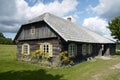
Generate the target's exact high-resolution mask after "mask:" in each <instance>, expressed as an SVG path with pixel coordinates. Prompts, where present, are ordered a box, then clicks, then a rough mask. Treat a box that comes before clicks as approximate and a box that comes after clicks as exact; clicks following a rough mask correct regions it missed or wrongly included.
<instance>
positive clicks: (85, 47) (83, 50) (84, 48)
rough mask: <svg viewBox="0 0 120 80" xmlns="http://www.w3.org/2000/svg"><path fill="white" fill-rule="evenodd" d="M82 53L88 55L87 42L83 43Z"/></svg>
mask: <svg viewBox="0 0 120 80" xmlns="http://www.w3.org/2000/svg"><path fill="white" fill-rule="evenodd" d="M82 54H83V55H86V54H87V44H83V45H82Z"/></svg>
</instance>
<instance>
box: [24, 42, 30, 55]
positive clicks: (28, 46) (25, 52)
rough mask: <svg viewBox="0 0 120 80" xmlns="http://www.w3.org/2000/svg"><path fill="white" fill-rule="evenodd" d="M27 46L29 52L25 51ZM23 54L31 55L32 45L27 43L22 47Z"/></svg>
mask: <svg viewBox="0 0 120 80" xmlns="http://www.w3.org/2000/svg"><path fill="white" fill-rule="evenodd" d="M25 46H27V50H26V51H25ZM22 54H25V55H29V54H30V45H29V44H28V43H25V44H23V45H22Z"/></svg>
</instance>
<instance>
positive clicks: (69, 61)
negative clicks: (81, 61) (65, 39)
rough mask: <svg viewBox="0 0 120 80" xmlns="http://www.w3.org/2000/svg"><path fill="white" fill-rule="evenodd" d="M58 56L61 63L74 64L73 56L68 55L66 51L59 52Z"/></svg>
mask: <svg viewBox="0 0 120 80" xmlns="http://www.w3.org/2000/svg"><path fill="white" fill-rule="evenodd" d="M59 56H60V60H61V65H73V64H74V61H73V60H72V58H73V57H69V56H68V52H67V51H63V52H61V53H60V55H59Z"/></svg>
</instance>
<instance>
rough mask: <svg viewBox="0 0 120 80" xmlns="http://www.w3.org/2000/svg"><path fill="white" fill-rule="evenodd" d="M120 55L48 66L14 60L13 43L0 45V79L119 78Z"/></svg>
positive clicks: (97, 79) (73, 79) (71, 79)
mask: <svg viewBox="0 0 120 80" xmlns="http://www.w3.org/2000/svg"><path fill="white" fill-rule="evenodd" d="M116 64H120V55H115V56H112V59H110V60H101V59H96V60H95V61H92V62H82V63H80V64H77V65H75V66H72V67H59V68H48V67H43V66H40V65H36V64H30V63H26V62H22V61H17V60H16V46H15V45H0V80H120V68H116V69H111V68H112V67H114V65H116Z"/></svg>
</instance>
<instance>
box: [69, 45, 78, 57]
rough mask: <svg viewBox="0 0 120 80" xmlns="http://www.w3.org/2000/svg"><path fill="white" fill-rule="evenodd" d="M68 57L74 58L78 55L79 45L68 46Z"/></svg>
mask: <svg viewBox="0 0 120 80" xmlns="http://www.w3.org/2000/svg"><path fill="white" fill-rule="evenodd" d="M68 53H69V54H68V56H69V57H73V56H75V55H76V54H77V45H76V44H75V43H70V44H69V45H68Z"/></svg>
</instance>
